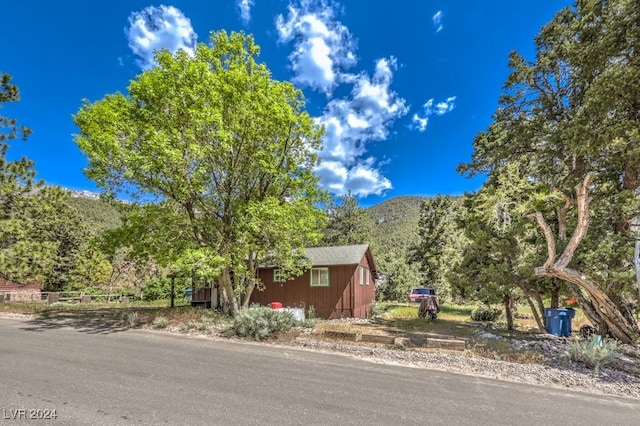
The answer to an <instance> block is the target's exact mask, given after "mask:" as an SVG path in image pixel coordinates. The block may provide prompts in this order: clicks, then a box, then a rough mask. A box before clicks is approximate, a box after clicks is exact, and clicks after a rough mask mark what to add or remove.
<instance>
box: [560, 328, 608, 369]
mask: <svg viewBox="0 0 640 426" xmlns="http://www.w3.org/2000/svg"><path fill="white" fill-rule="evenodd" d="M617 347H618V344H617V342H616V341H615V340H609V341H602V340H601V338H600V336H594V337H593V338H592V339H590V340H574V341H572V342H569V350H568V353H569V359H571V361H573V362H579V363H582V364H584V365H585V366H586V367H588V368H593V374H598V372H599V371H600V367H602V366H603V365H605V364H609V363H611V362H612V361H613V360H614V359H615V357H616V354H615V350H616V348H617Z"/></svg>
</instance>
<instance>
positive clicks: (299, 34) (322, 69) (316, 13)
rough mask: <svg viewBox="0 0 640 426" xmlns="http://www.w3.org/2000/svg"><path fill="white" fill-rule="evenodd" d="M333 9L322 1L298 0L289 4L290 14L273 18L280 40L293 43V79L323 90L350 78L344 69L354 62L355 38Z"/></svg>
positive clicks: (290, 57) (328, 89) (327, 90)
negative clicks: (295, 4)
mask: <svg viewBox="0 0 640 426" xmlns="http://www.w3.org/2000/svg"><path fill="white" fill-rule="evenodd" d="M335 14H336V13H335V11H334V9H333V8H332V7H331V6H330V5H328V4H327V3H325V2H324V1H322V0H318V1H313V0H300V2H299V4H298V5H297V6H294V5H289V13H288V16H287V17H286V18H285V17H284V16H283V15H278V16H277V17H276V21H275V25H276V29H277V31H278V37H279V41H280V42H282V43H290V42H293V43H294V49H293V52H292V53H291V55H290V56H289V60H290V61H291V66H292V69H293V72H294V74H295V76H294V78H293V81H294V82H296V83H299V84H301V85H303V86H308V87H311V88H313V89H315V90H319V91H322V92H325V93H331V91H332V90H333V88H334V87H335V86H336V85H337V84H338V83H341V82H344V81H349V80H350V79H351V80H352V76H350V75H348V74H346V73H345V72H344V70H346V69H348V68H349V67H350V66H352V65H354V64H355V63H356V56H355V53H354V49H355V44H356V43H355V41H354V39H353V37H352V35H351V33H350V32H349V30H348V29H347V27H345V26H344V25H343V24H342V23H341V22H339V21H337V20H336V17H335Z"/></svg>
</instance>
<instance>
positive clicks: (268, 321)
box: [226, 307, 296, 340]
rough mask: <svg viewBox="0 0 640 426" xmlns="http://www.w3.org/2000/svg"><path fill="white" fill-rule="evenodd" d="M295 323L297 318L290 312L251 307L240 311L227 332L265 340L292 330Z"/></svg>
mask: <svg viewBox="0 0 640 426" xmlns="http://www.w3.org/2000/svg"><path fill="white" fill-rule="evenodd" d="M294 325H296V320H295V319H294V318H293V316H292V315H291V314H290V313H288V312H284V311H276V310H275V309H271V308H266V307H251V308H247V309H243V310H241V311H240V312H238V313H237V314H236V316H235V317H234V318H233V323H232V324H231V326H230V327H229V328H228V329H227V331H226V332H227V335H228V336H240V337H248V338H250V339H253V340H264V339H266V338H267V337H269V336H271V335H273V334H276V333H279V332H281V331H287V330H290V329H291V327H293V326H294Z"/></svg>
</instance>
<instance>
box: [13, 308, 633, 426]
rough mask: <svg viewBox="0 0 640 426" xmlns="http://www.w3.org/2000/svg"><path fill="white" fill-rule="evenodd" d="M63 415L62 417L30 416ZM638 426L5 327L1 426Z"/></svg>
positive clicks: (449, 378) (468, 385)
mask: <svg viewBox="0 0 640 426" xmlns="http://www.w3.org/2000/svg"><path fill="white" fill-rule="evenodd" d="M46 410H49V411H46ZM53 410H55V413H56V416H57V418H56V419H55V420H43V419H40V420H35V419H29V418H30V417H38V416H40V417H42V416H45V415H46V414H47V413H49V414H51V413H52V412H53ZM16 417H18V418H19V417H23V418H24V417H26V418H27V420H21V419H15V418H16ZM638 419H640V402H635V401H632V400H628V399H620V398H612V397H600V396H594V395H588V394H584V393H577V392H572V391H571V390H558V389H550V388H543V387H539V386H529V385H521V384H514V383H508V382H501V381H496V380H490V379H483V378H477V377H471V376H461V375H455V374H447V373H442V372H435V371H429V370H423V369H415V368H409V367H400V366H387V365H378V364H371V363H368V362H364V361H359V360H356V359H352V358H348V357H345V356H340V355H329V354H322V353H315V352H311V351H301V350H292V349H284V348H278V347H271V346H266V345H258V344H251V343H238V342H228V341H215V340H208V339H202V338H189V337H184V336H173V335H168V334H164V333H157V332H145V331H128V330H123V329H121V328H117V327H111V326H109V327H107V326H101V325H100V321H96V322H93V323H82V324H80V323H72V322H71V323H69V322H60V321H57V320H46V321H44V320H28V321H25V320H14V319H0V424H3V425H4V424H7V425H10V424H24V423H30V424H31V423H33V424H59V425H119V424H122V425H129V424H142V425H147V424H154V425H159V424H169V425H197V424H206V425H218V424H219V425H258V424H259V425H265V424H267V425H270V424H274V425H293V424H300V425H333V424H340V425H362V424H367V425H412V424H420V425H424V424H447V425H453V424H460V425H483V424H486V425H528V424H530V425H536V426H540V425H560V426H566V425H591V424H593V425H595V424H598V425H600V424H608V425H637V424H638V422H639V421H640V420H638Z"/></svg>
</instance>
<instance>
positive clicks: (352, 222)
mask: <svg viewBox="0 0 640 426" xmlns="http://www.w3.org/2000/svg"><path fill="white" fill-rule="evenodd" d="M328 216H329V224H328V225H327V228H326V229H325V231H324V237H323V239H322V243H323V244H326V245H333V246H343V245H350V244H371V243H372V240H373V222H372V221H371V217H370V216H369V212H368V211H367V210H365V209H363V208H362V207H360V204H359V203H358V200H357V199H356V197H355V196H354V195H353V194H352V193H351V191H349V192H347V194H345V195H343V196H342V197H340V200H339V204H337V205H336V206H334V207H333V208H331V209H330V211H329V215H328Z"/></svg>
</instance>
